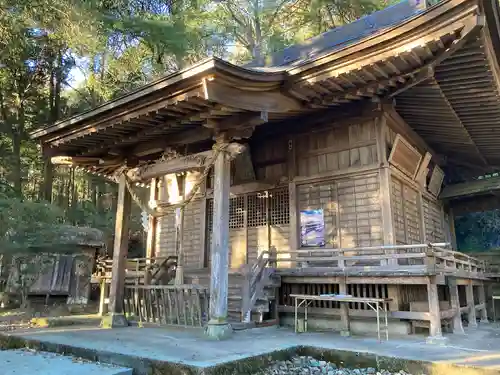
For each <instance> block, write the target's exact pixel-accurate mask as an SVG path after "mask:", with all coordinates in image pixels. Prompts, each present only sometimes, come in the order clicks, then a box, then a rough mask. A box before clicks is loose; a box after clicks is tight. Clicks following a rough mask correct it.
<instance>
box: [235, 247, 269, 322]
mask: <svg viewBox="0 0 500 375" xmlns="http://www.w3.org/2000/svg"><path fill="white" fill-rule="evenodd" d="M274 253H275V251H274V250H270V251H263V252H262V253H260V255H259V257H258V258H257V261H256V262H255V264H253V265H249V266H248V267H246V268H244V270H243V275H244V278H245V279H244V281H243V288H242V304H241V315H242V321H243V322H244V323H250V321H251V315H252V309H253V307H254V305H255V302H256V301H257V299H258V298H259V296H260V295H261V294H262V292H263V290H264V287H265V282H266V281H268V280H269V273H268V272H266V267H267V265H268V264H269V263H270V262H271V261H272V260H273V259H274V258H275V255H274Z"/></svg>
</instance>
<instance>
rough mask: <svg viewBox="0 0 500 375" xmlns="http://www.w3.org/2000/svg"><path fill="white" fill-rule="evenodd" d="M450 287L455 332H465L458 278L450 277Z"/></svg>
mask: <svg viewBox="0 0 500 375" xmlns="http://www.w3.org/2000/svg"><path fill="white" fill-rule="evenodd" d="M448 288H449V289H450V301H451V308H452V309H453V310H454V313H453V333H458V334H463V333H465V332H464V327H463V326H462V314H461V312H460V299H459V298H458V286H457V279H455V278H454V277H450V278H449V279H448Z"/></svg>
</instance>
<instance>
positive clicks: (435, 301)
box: [427, 276, 443, 343]
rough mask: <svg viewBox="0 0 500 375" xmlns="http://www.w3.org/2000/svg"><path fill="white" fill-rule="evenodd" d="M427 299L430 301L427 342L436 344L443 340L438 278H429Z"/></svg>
mask: <svg viewBox="0 0 500 375" xmlns="http://www.w3.org/2000/svg"><path fill="white" fill-rule="evenodd" d="M427 298H428V300H429V314H430V318H431V319H430V329H429V333H430V335H429V338H428V339H427V342H430V343H435V342H440V341H441V340H442V339H443V333H442V331H441V311H440V310H439V296H438V289H437V284H436V277H434V276H432V277H429V281H428V283H427Z"/></svg>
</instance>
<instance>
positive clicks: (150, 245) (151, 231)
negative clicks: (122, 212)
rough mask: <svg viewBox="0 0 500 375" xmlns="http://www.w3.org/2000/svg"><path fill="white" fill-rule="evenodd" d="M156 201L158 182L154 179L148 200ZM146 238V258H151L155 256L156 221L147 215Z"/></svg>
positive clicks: (149, 261) (148, 262)
mask: <svg viewBox="0 0 500 375" xmlns="http://www.w3.org/2000/svg"><path fill="white" fill-rule="evenodd" d="M157 199H158V180H157V179H156V178H153V179H151V186H150V190H149V200H150V201H156V200H157ZM148 222H149V223H148V236H147V238H146V258H153V257H154V256H155V239H156V223H157V220H156V218H155V217H154V216H153V215H149V218H148ZM146 263H147V264H150V263H151V260H150V259H148V260H147V261H146Z"/></svg>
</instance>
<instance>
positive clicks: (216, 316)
mask: <svg viewBox="0 0 500 375" xmlns="http://www.w3.org/2000/svg"><path fill="white" fill-rule="evenodd" d="M227 143H228V141H227V139H226V137H224V136H223V135H222V136H219V137H218V138H217V139H216V147H217V148H218V149H223V150H224V151H222V152H220V153H219V155H218V156H217V159H216V160H215V165H214V193H213V197H214V198H213V199H214V212H213V232H212V249H211V251H212V256H211V276H210V308H209V315H210V316H209V318H210V320H209V322H208V325H207V328H206V332H205V333H206V335H207V336H208V337H209V338H212V339H215V340H221V339H224V338H227V337H228V336H230V335H231V333H232V328H231V325H230V324H229V323H228V321H227V296H228V271H229V265H228V264H229V194H230V192H229V187H230V177H231V159H230V155H229V153H228V152H226V150H225V149H226V147H227Z"/></svg>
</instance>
